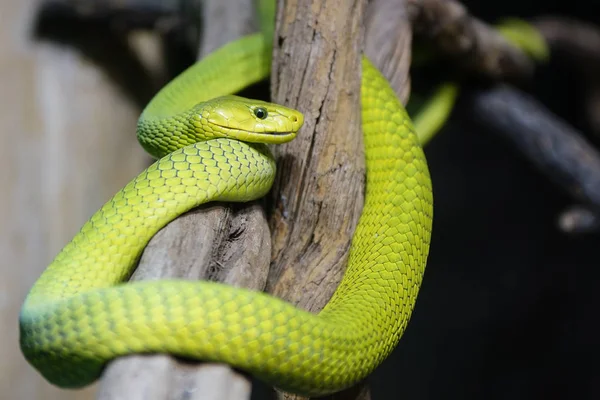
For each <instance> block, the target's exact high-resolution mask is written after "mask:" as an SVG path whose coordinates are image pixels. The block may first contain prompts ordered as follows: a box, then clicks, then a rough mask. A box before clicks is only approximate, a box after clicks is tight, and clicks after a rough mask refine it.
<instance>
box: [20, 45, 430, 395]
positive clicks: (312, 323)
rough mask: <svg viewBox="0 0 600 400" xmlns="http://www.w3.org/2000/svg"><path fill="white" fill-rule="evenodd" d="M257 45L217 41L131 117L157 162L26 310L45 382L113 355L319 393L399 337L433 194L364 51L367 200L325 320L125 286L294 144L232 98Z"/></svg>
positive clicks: (252, 185)
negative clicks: (170, 232)
mask: <svg viewBox="0 0 600 400" xmlns="http://www.w3.org/2000/svg"><path fill="white" fill-rule="evenodd" d="M264 46H265V44H264V41H263V38H262V35H260V34H255V35H250V36H248V37H245V38H243V39H241V40H239V41H236V42H232V43H230V44H228V45H226V46H224V47H223V48H221V49H219V50H218V51H217V52H215V53H214V54H212V55H210V56H209V57H207V58H205V59H204V60H201V61H200V62H198V63H197V64H195V65H194V66H192V67H190V69H188V70H187V71H186V72H184V73H183V74H182V75H180V76H179V77H177V78H176V79H175V80H174V81H172V82H171V83H170V84H169V85H167V86H166V87H165V88H164V89H163V90H162V91H161V92H159V94H158V95H157V96H156V97H155V98H154V99H153V100H152V102H151V103H150V104H149V105H148V107H147V108H146V109H145V110H144V112H143V113H142V115H141V117H140V122H139V126H138V137H139V140H140V142H141V143H142V145H143V146H144V148H145V149H146V150H148V151H149V152H150V153H151V154H153V155H154V156H156V157H157V158H159V160H158V161H156V162H155V163H154V164H153V165H152V166H150V167H149V168H148V169H147V170H145V171H144V172H142V173H141V174H140V175H139V176H138V177H137V178H135V179H134V180H133V181H131V182H130V183H129V184H128V185H127V186H126V187H125V188H123V189H122V190H121V191H119V192H118V193H117V194H116V195H115V196H114V197H113V198H112V199H110V200H109V201H108V202H107V203H106V204H105V205H104V206H103V207H102V208H101V209H100V210H99V211H98V212H97V213H96V214H94V215H93V216H92V218H91V219H90V220H89V221H88V222H87V223H86V224H85V225H84V226H83V228H82V229H81V231H80V232H79V233H78V234H77V235H76V236H75V237H74V238H73V240H72V241H71V242H70V243H68V244H67V245H66V246H65V248H64V249H63V250H62V251H61V252H60V253H59V254H58V256H57V257H56V258H55V260H54V261H53V262H52V264H51V265H50V266H49V267H48V268H47V269H46V270H45V271H44V272H43V274H42V275H41V277H40V278H39V280H38V281H37V282H36V283H35V284H34V286H33V288H32V289H31V291H30V293H29V294H28V296H27V298H26V300H25V303H24V305H23V308H22V311H21V314H20V343H21V349H22V352H23V354H24V355H25V357H26V358H27V360H28V361H29V362H30V363H31V364H32V365H33V366H34V367H35V368H36V369H37V370H38V371H39V372H40V373H41V374H42V375H43V376H44V377H45V378H46V379H47V380H48V381H50V382H52V383H54V384H55V385H58V386H61V387H81V386H84V385H87V384H89V383H91V382H93V381H94V380H95V379H97V378H98V377H99V376H100V374H101V373H102V369H103V367H104V366H105V365H106V363H107V362H108V361H110V360H112V359H114V358H116V357H119V356H123V355H127V354H131V353H170V354H173V355H178V356H183V357H186V358H192V359H197V360H205V361H219V362H224V363H228V364H230V365H232V366H235V367H238V368H240V369H243V370H245V371H248V372H250V373H251V374H253V375H255V376H257V377H258V378H260V379H262V380H264V381H266V382H268V383H271V384H273V385H274V386H276V387H279V388H281V389H284V390H287V391H291V392H295V393H300V394H304V395H323V394H326V393H331V392H336V391H339V390H341V389H344V388H347V387H349V386H351V385H352V384H354V383H356V382H358V381H359V380H361V379H363V378H365V377H366V376H367V375H369V374H370V373H371V371H373V369H374V368H375V367H377V366H378V365H379V364H380V363H381V361H383V360H384V359H385V358H386V356H387V355H388V354H389V353H390V352H391V351H392V350H393V349H394V347H395V346H396V344H397V343H398V341H399V339H400V337H401V335H402V333H403V331H404V330H405V328H406V325H407V323H408V321H409V318H410V315H411V312H412V310H413V307H414V305H415V301H416V298H417V294H418V291H419V287H420V285H421V280H422V276H423V272H424V268H425V265H426V260H427V255H428V250H429V243H430V231H431V226H432V203H433V200H432V190H431V183H430V178H429V173H428V168H427V163H426V159H425V156H424V154H423V151H422V149H421V146H420V144H419V140H418V138H417V136H416V134H415V132H414V130H413V127H412V124H411V121H410V119H409V117H408V115H407V113H406V112H405V110H404V108H403V106H402V105H401V103H400V102H399V101H398V99H397V97H396V95H395V93H394V92H393V90H392V88H391V87H390V86H389V84H388V82H387V80H386V79H385V78H384V77H383V76H382V75H381V74H380V73H379V71H377V69H376V68H375V67H374V66H373V65H372V64H371V63H370V62H369V60H368V59H367V58H364V57H363V61H362V85H361V105H362V124H363V125H362V126H363V131H364V145H365V155H366V176H367V181H366V198H365V205H364V209H363V212H362V215H361V217H360V220H359V223H358V226H357V228H356V231H355V234H354V236H353V240H352V244H351V249H350V255H349V260H348V266H347V270H346V272H345V275H344V277H343V280H342V281H341V283H340V285H339V287H338V288H337V290H336V292H335V293H334V295H333V296H332V298H331V300H330V301H329V303H328V304H327V305H326V307H325V308H324V309H323V310H322V311H321V312H320V313H318V314H312V313H309V312H306V311H304V310H301V309H298V308H296V307H294V306H293V305H291V304H289V303H287V302H285V301H283V300H281V299H278V298H275V297H273V296H270V295H268V294H265V293H260V292H256V291H250V290H245V289H240V288H233V287H229V286H227V285H224V284H219V283H213V282H193V281H180V280H163V281H151V282H149V281H145V282H134V283H126V282H125V281H126V280H127V278H128V277H129V276H130V274H131V273H132V270H133V269H134V268H135V265H136V262H137V260H138V259H139V256H140V254H141V253H142V251H143V249H144V247H145V245H146V244H147V243H148V241H149V240H150V238H151V237H152V236H153V235H154V234H155V233H156V232H157V231H158V230H160V229H161V228H162V227H164V226H165V225H166V224H167V223H168V222H169V221H171V220H173V219H174V218H176V217H177V216H178V215H180V214H181V213H183V212H185V211H187V210H190V209H191V208H193V207H196V206H198V205H200V204H203V203H206V202H210V201H216V200H222V201H248V200H252V199H256V198H259V197H261V196H263V195H265V194H266V193H267V192H268V190H269V188H270V186H271V184H272V182H273V177H274V174H275V162H274V160H273V158H272V156H271V154H270V153H269V150H268V148H267V146H266V145H265V143H283V142H286V141H289V140H292V139H293V138H294V136H295V135H296V132H297V131H298V129H300V127H301V126H302V123H303V119H302V114H300V113H299V112H297V111H295V110H291V109H288V108H285V107H282V106H279V105H274V104H270V103H263V102H259V101H256V100H249V99H243V98H239V97H235V96H229V95H228V94H230V93H233V92H235V91H237V90H239V89H241V88H242V87H244V86H246V85H247V84H249V83H252V82H255V81H258V80H260V79H263V78H265V77H266V76H268V73H269V64H270V60H269V59H268V57H267V56H265V54H266V52H264ZM223 96H224V97H223ZM258 109H260V110H262V111H266V112H267V114H268V116H267V117H265V118H264V119H262V117H263V116H264V115H263V113H262V111H261V112H258V111H257V110H258Z"/></svg>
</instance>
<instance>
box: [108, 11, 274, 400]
mask: <svg viewBox="0 0 600 400" xmlns="http://www.w3.org/2000/svg"><path fill="white" fill-rule="evenodd" d="M253 9H254V8H253V3H252V0H245V1H240V0H227V1H223V0H206V1H204V10H203V13H202V20H203V23H202V26H203V32H204V33H203V35H202V40H201V47H200V49H199V51H198V58H202V57H203V56H204V55H206V54H207V53H210V52H211V51H213V50H215V49H216V48H218V47H220V46H221V45H223V44H225V43H227V42H229V41H232V40H235V39H236V38H238V37H240V36H243V35H245V34H247V33H250V32H251V31H252V30H253V29H254V26H255V24H254V23H253V22H252V19H253V17H254V13H253ZM232 10H237V11H238V12H237V13H234V12H231V11H232ZM270 254H271V242H270V234H269V227H268V225H267V222H266V217H265V215H264V212H263V209H262V207H260V206H259V204H258V203H251V204H248V205H245V206H241V205H227V204H217V205H210V206H207V207H201V208H199V209H197V210H195V211H193V212H190V213H188V214H186V215H184V216H181V217H179V218H177V219H176V220H175V221H173V222H171V223H170V224H169V225H168V226H166V227H165V228H163V229H162V230H161V231H160V232H159V233H158V234H156V235H155V237H154V238H153V239H152V240H151V241H150V243H149V244H148V246H147V247H146V249H145V250H144V254H143V256H142V259H141V260H140V263H139V266H138V268H137V270H136V272H135V274H134V275H133V276H132V278H131V280H149V279H161V278H163V279H164V278H168V277H177V278H185V279H202V280H214V281H219V282H225V283H227V284H230V285H233V286H243V287H246V288H251V289H256V290H262V289H263V288H264V286H265V283H266V277H267V270H268V267H269V260H270ZM250 394H251V385H250V381H249V379H248V378H247V377H246V376H245V375H244V374H242V373H240V372H237V371H234V370H233V369H232V368H231V367H229V366H225V365H220V364H203V363H192V362H189V361H183V360H178V359H176V358H174V357H171V356H168V355H153V356H142V355H133V356H129V357H123V358H121V359H119V360H116V361H114V362H113V363H111V364H110V365H109V367H108V368H107V370H106V372H105V374H104V379H103V382H102V385H101V386H100V392H99V399H102V400H115V399H124V400H125V399H128V400H129V399H144V400H162V399H189V400H194V399H221V400H227V399H232V400H233V399H244V398H250Z"/></svg>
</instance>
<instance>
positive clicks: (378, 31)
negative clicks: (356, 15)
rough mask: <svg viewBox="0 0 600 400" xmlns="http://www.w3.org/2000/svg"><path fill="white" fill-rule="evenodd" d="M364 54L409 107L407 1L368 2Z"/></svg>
mask: <svg viewBox="0 0 600 400" xmlns="http://www.w3.org/2000/svg"><path fill="white" fill-rule="evenodd" d="M364 52H365V54H366V56H367V57H368V58H369V59H370V60H371V61H372V62H373V64H375V66H376V67H377V68H378V69H379V70H380V71H381V73H382V74H383V75H384V76H385V77H386V78H387V80H388V81H389V82H390V84H391V86H392V88H394V91H395V92H396V95H398V98H399V99H400V100H401V101H402V103H404V104H406V103H407V102H408V98H409V96H410V74H409V72H410V64H411V61H412V54H411V52H412V26H411V21H410V15H409V13H408V10H407V7H406V0H371V1H370V2H369V4H368V5H367V10H366V14H365V49H364Z"/></svg>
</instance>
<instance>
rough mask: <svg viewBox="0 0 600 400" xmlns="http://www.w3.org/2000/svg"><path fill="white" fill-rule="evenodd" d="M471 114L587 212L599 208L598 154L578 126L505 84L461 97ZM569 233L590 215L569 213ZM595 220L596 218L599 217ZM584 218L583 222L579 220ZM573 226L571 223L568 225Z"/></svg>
mask: <svg viewBox="0 0 600 400" xmlns="http://www.w3.org/2000/svg"><path fill="white" fill-rule="evenodd" d="M460 109H462V110H463V111H464V112H466V113H468V116H469V117H468V118H470V119H471V118H475V120H476V121H477V122H478V123H480V124H482V125H483V126H485V128H486V130H490V128H491V130H492V131H493V132H496V133H498V134H499V135H501V136H502V137H503V138H506V139H507V140H509V141H511V142H512V143H513V144H514V145H515V146H516V148H517V149H518V150H519V151H520V152H521V153H522V154H523V155H525V156H526V157H527V158H528V159H529V160H530V161H531V162H532V163H534V165H536V166H537V168H538V169H539V170H540V171H541V172H542V173H543V174H544V175H546V176H547V177H548V178H549V179H550V180H552V181H554V182H555V183H557V184H558V185H559V186H560V187H561V188H562V189H563V190H565V191H566V192H568V193H569V194H570V195H571V196H572V197H573V198H574V200H575V201H577V202H581V203H583V204H584V205H585V206H586V208H588V211H590V210H593V212H595V213H598V212H599V211H600V153H599V152H598V151H597V150H596V149H595V148H594V147H593V146H592V145H591V144H590V143H589V142H588V141H587V140H586V139H585V138H584V137H583V135H582V134H581V133H580V132H578V131H577V130H576V129H574V128H573V127H571V126H570V125H569V124H567V123H566V122H565V121H563V120H561V119H559V118H558V117H556V116H555V115H554V114H552V113H551V112H550V111H549V110H547V109H546V108H545V107H544V106H543V105H541V104H540V103H539V102H537V101H536V100H535V99H534V98H532V97H531V96H528V95H526V94H525V93H522V92H520V91H518V90H517V89H515V88H511V87H508V86H506V85H498V86H496V87H493V88H491V89H480V90H469V91H467V92H465V93H464V95H463V96H462V98H461V101H460ZM568 217H569V218H570V219H568V220H567V221H566V222H565V221H564V220H563V221H562V222H560V223H561V224H563V225H564V226H566V227H567V228H568V229H569V230H570V231H572V232H575V231H580V230H584V229H588V228H587V226H593V224H592V223H589V221H590V219H586V218H587V217H586V218H580V217H582V215H581V214H579V215H575V216H573V215H571V216H568ZM596 218H597V217H596ZM578 221H579V222H580V226H576V225H573V224H577V223H578ZM569 224H570V225H569Z"/></svg>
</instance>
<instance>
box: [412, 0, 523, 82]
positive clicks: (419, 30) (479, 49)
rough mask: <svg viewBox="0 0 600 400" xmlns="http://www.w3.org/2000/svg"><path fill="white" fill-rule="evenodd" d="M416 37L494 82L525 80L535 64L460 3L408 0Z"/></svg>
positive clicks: (440, 0)
mask: <svg viewBox="0 0 600 400" xmlns="http://www.w3.org/2000/svg"><path fill="white" fill-rule="evenodd" d="M407 1H408V6H409V11H410V15H411V19H412V21H413V27H414V34H415V35H419V36H422V37H425V38H427V39H428V40H430V41H431V42H432V43H433V45H434V47H435V49H436V51H438V52H439V53H440V54H443V55H446V56H448V57H450V58H452V60H453V61H454V62H456V63H457V64H458V65H460V66H462V68H465V69H467V70H470V71H474V72H476V73H477V74H480V75H482V76H484V77H487V78H491V79H494V80H499V79H503V80H511V81H512V80H521V79H523V78H528V77H529V76H531V74H532V73H533V69H534V65H533V62H532V61H531V60H530V59H529V57H527V56H526V55H525V54H524V53H523V52H522V51H521V50H519V49H518V48H516V47H515V46H513V45H512V44H510V43H509V42H508V41H507V40H506V39H504V38H503V37H502V36H501V35H500V34H499V33H498V32H497V31H496V30H495V29H493V28H491V27H490V26H489V25H487V24H485V23H483V22H482V21H480V20H478V19H477V18H475V17H473V16H471V15H470V14H469V13H468V11H467V9H466V8H465V6H464V5H462V4H461V3H460V2H458V1H456V0H407Z"/></svg>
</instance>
